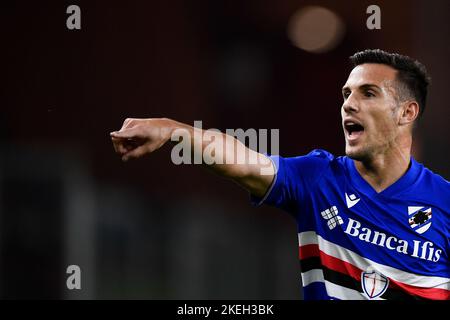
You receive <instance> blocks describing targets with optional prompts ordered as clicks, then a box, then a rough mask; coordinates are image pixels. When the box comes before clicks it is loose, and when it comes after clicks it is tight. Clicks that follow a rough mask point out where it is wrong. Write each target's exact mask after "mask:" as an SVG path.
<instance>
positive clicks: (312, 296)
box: [303, 282, 336, 300]
mask: <svg viewBox="0 0 450 320" xmlns="http://www.w3.org/2000/svg"><path fill="white" fill-rule="evenodd" d="M303 299H304V300H330V299H336V298H331V297H330V296H328V294H327V289H326V288H325V283H323V282H312V283H310V284H309V285H307V286H305V287H303Z"/></svg>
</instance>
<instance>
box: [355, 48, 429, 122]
mask: <svg viewBox="0 0 450 320" xmlns="http://www.w3.org/2000/svg"><path fill="white" fill-rule="evenodd" d="M350 62H351V63H352V65H353V67H356V66H358V65H361V64H364V63H380V64H385V65H388V66H390V67H392V68H394V69H396V70H397V71H398V73H397V80H398V81H399V83H400V84H401V85H403V86H405V88H406V89H407V91H408V92H406V94H408V95H409V96H410V97H413V98H414V99H415V100H416V102H417V103H418V104H419V116H421V115H422V114H423V112H424V110H425V103H426V100H427V92H428V85H429V84H430V82H431V78H430V76H429V75H428V72H427V69H426V68H425V66H424V65H423V64H422V63H420V62H419V61H417V60H415V59H412V58H410V57H408V56H404V55H401V54H398V53H390V52H386V51H383V50H380V49H367V50H364V51H359V52H356V53H355V54H354V55H352V56H351V57H350ZM400 91H403V90H400ZM400 94H401V93H399V95H400Z"/></svg>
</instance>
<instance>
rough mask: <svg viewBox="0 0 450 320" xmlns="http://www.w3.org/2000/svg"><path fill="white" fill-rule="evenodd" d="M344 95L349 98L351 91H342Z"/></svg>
mask: <svg viewBox="0 0 450 320" xmlns="http://www.w3.org/2000/svg"><path fill="white" fill-rule="evenodd" d="M342 96H343V97H344V100H345V99H347V98H348V97H349V96H350V91H344V92H342Z"/></svg>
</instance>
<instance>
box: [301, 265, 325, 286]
mask: <svg viewBox="0 0 450 320" xmlns="http://www.w3.org/2000/svg"><path fill="white" fill-rule="evenodd" d="M313 282H325V279H324V277H323V271H322V269H312V270H309V271H306V272H302V284H303V286H304V287H306V286H307V285H310V284H311V283H313Z"/></svg>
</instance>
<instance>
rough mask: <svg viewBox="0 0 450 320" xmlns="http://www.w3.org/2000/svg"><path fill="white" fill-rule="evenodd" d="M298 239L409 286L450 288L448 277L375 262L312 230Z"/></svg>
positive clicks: (300, 241) (300, 234)
mask: <svg viewBox="0 0 450 320" xmlns="http://www.w3.org/2000/svg"><path fill="white" fill-rule="evenodd" d="M298 240H299V244H301V245H302V246H304V245H308V244H317V245H319V249H320V250H321V251H323V252H324V253H326V254H327V255H329V256H332V257H334V258H337V259H340V260H342V261H345V262H348V263H350V264H352V265H354V266H355V267H357V268H359V269H361V270H366V269H367V267H369V266H371V267H372V269H374V270H375V271H378V272H380V273H382V274H383V275H385V276H387V277H389V278H391V279H393V280H395V281H398V282H402V283H405V284H408V285H411V286H415V287H423V288H439V289H445V290H450V279H449V278H444V277H434V276H422V275H418V274H415V273H410V272H406V271H403V270H399V269H396V268H393V267H390V266H386V265H383V264H380V263H377V262H375V261H372V260H370V259H367V258H364V257H361V256H360V255H358V254H356V253H355V252H353V251H351V250H348V249H346V248H344V247H341V246H339V245H337V244H334V243H332V242H330V241H328V240H325V239H323V238H322V237H321V236H320V235H318V234H317V233H315V232H314V231H306V232H302V233H299V234H298Z"/></svg>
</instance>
